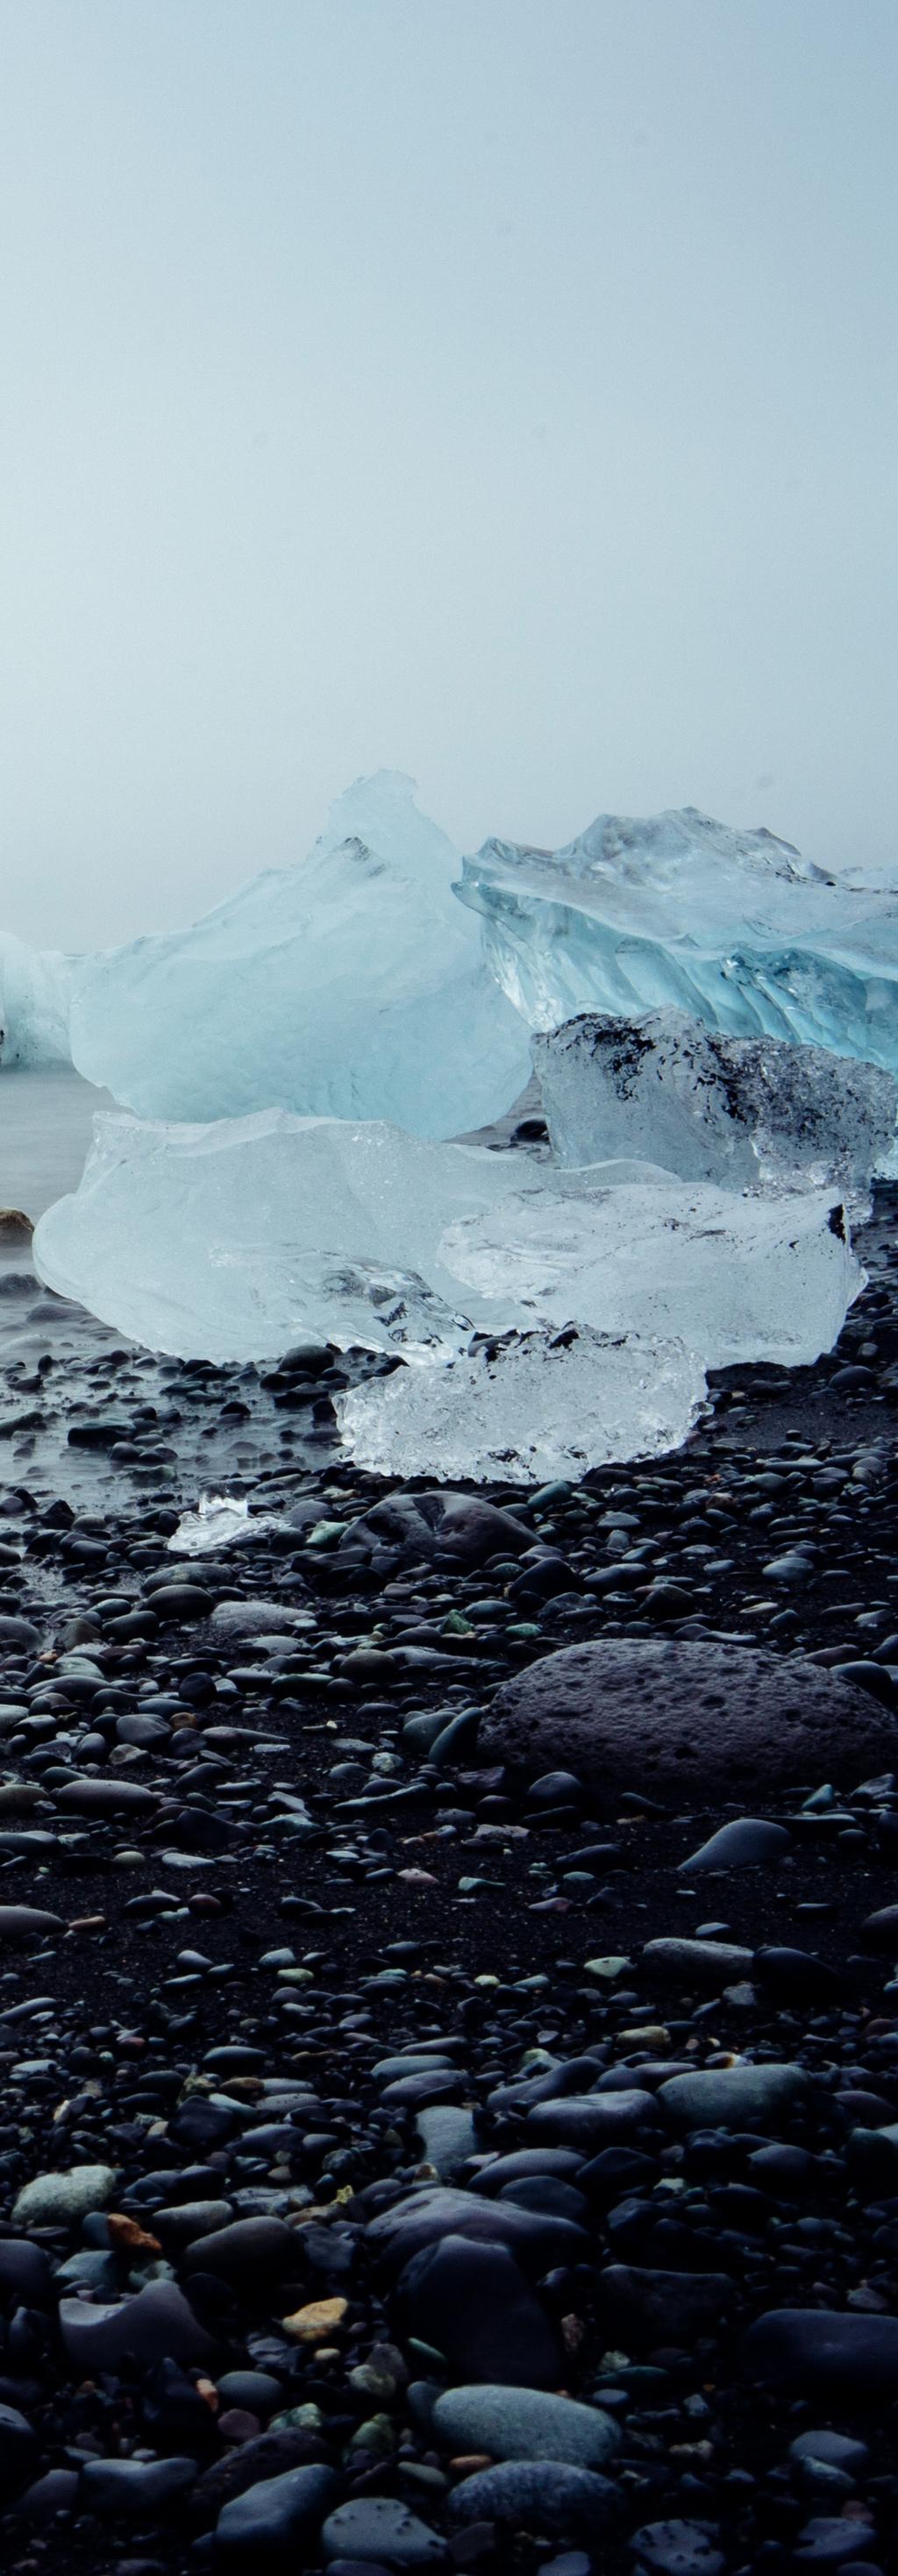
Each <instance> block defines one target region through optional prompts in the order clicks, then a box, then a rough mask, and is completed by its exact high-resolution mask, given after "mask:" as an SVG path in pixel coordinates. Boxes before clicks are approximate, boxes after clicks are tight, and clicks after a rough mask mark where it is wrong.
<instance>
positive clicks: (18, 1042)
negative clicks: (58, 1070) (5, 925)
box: [0, 931, 87, 1068]
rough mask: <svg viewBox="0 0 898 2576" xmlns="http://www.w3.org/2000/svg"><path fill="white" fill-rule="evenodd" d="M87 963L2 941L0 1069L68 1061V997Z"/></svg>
mask: <svg viewBox="0 0 898 2576" xmlns="http://www.w3.org/2000/svg"><path fill="white" fill-rule="evenodd" d="M86 962H87V961H86V960H85V959H84V958H81V957H67V956H64V955H63V953H62V951H61V950H60V949H54V948H45V949H40V948H29V947H28V946H27V944H26V942H25V941H24V940H23V939H16V938H14V936H13V933H12V931H4V932H3V934H2V938H0V1068H2V1066H3V1065H13V1064H17V1065H19V1064H20V1065H54V1064H57V1065H58V1064H69V1063H70V1062H71V1047H70V1041H69V1014H70V1010H71V1001H72V993H73V990H74V987H75V985H76V983H77V982H78V981H79V979H80V976H81V975H82V974H83V972H84V968H85V964H86Z"/></svg>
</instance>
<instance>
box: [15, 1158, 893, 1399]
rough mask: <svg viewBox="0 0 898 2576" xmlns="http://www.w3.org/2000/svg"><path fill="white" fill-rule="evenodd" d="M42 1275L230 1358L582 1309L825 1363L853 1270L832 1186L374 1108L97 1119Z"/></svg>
mask: <svg viewBox="0 0 898 2576" xmlns="http://www.w3.org/2000/svg"><path fill="white" fill-rule="evenodd" d="M34 1259H35V1266H36V1268H37V1271H38V1275H39V1277H40V1278H41V1279H42V1280H43V1281H44V1282H45V1284H46V1285H47V1286H48V1287H50V1288H54V1289H56V1290H57V1291H58V1292H60V1293H61V1294H62V1295H63V1296H66V1297H69V1298H73V1299H75V1300H77V1301H78V1302H79V1303H81V1304H82V1305H86V1306H88V1307H89V1308H90V1309H91V1310H92V1312H93V1313H94V1314H96V1315H98V1316H99V1317H100V1318H101V1319H102V1321H103V1322H105V1323H108V1324H111V1325H112V1326H113V1327H114V1329H115V1330H116V1331H117V1332H122V1333H126V1334H128V1335H129V1336H130V1337H131V1338H132V1339H133V1340H135V1341H138V1342H143V1343H145V1344H148V1345H149V1346H150V1347H152V1348H154V1349H157V1350H159V1349H162V1350H165V1351H170V1352H173V1353H176V1354H178V1355H179V1356H180V1357H182V1358H196V1357H202V1358H206V1359H210V1360H215V1361H220V1362H226V1361H238V1362H246V1361H248V1360H266V1359H271V1358H276V1357H277V1356H278V1355H279V1354H280V1353H282V1352H283V1351H284V1350H285V1349H287V1348H288V1346H289V1345H290V1343H291V1342H294V1341H297V1340H299V1339H306V1338H315V1337H320V1338H324V1339H329V1340H331V1341H333V1342H335V1343H337V1344H339V1345H341V1346H342V1347H343V1348H348V1347H351V1346H353V1345H359V1344H361V1345H363V1346H367V1347H369V1348H372V1349H375V1350H381V1351H383V1352H387V1353H390V1354H392V1355H393V1356H394V1357H396V1358H399V1359H403V1358H404V1359H406V1360H410V1361H412V1362H413V1363H415V1364H416V1365H417V1366H419V1367H427V1366H428V1365H431V1366H432V1365H435V1364H437V1363H441V1364H445V1363H446V1362H447V1361H448V1360H449V1359H453V1358H456V1357H459V1356H462V1355H464V1354H465V1353H466V1351H467V1348H468V1344H469V1341H470V1337H471V1334H472V1331H476V1330H482V1331H486V1332H487V1333H488V1334H502V1333H506V1332H508V1331H518V1332H527V1331H532V1330H533V1329H537V1328H539V1329H541V1328H542V1327H544V1326H551V1327H554V1328H556V1329H557V1328H558V1327H559V1326H566V1325H568V1324H569V1323H571V1322H573V1323H574V1324H576V1325H578V1326H585V1327H588V1328H589V1329H590V1330H591V1331H593V1332H595V1333H600V1334H612V1335H615V1336H624V1337H629V1336H631V1335H634V1336H636V1337H637V1338H641V1339H646V1340H652V1339H653V1338H658V1339H660V1340H662V1341H671V1340H673V1341H679V1342H682V1343H683V1344H684V1345H685V1346H686V1348H687V1349H688V1350H690V1351H692V1352H694V1353H695V1354H696V1355H697V1357H698V1358H699V1360H700V1361H701V1362H702V1363H703V1365H705V1366H710V1367H715V1368H717V1367H722V1366H725V1365H727V1364H728V1363H730V1362H732V1361H738V1360H746V1359H754V1358H760V1357H766V1358H768V1359H773V1360H776V1361H780V1362H782V1363H784V1364H787V1365H789V1364H797V1363H799V1362H803V1361H809V1360H812V1359H815V1358H817V1356H818V1355H819V1353H820V1352H821V1351H822V1350H824V1349H828V1348H829V1346H830V1344H831V1343H832V1342H833V1341H834V1340H835V1338H836V1335H837V1333H838V1331H839V1329H840V1326H841V1324H842V1322H843V1320H844V1316H845V1313H846V1310H847V1307H848V1305H849V1304H850V1302H851V1300H852V1298H853V1297H854V1296H855V1295H856V1294H857V1292H858V1288H859V1286H860V1285H861V1282H862V1273H861V1271H860V1268H859V1265H858V1263H857V1261H856V1259H855V1257H854V1255H853V1253H852V1251H851V1247H850V1242H849V1240H848V1235H847V1229H846V1226H845V1222H844V1218H843V1215H842V1210H841V1206H840V1205H839V1203H838V1202H834V1198H833V1193H832V1191H831V1190H829V1191H826V1190H810V1189H807V1190H804V1191H802V1192H801V1193H800V1194H799V1195H794V1194H790V1193H788V1192H783V1193H780V1194H778V1195H776V1196H764V1195H763V1194H762V1193H760V1192H750V1191H749V1192H745V1193H743V1194H741V1195H737V1194H736V1193H735V1192H732V1191H729V1192H728V1191H726V1190H721V1189H718V1188H716V1187H713V1186H710V1185H708V1184H706V1183H702V1182H690V1183H684V1182H683V1181H680V1180H678V1179H676V1178H675V1177H674V1176H673V1175H672V1174H670V1173H668V1172H664V1171H661V1170H656V1169H653V1168H652V1167H651V1166H648V1165H645V1164H633V1163H627V1162H620V1163H607V1164H597V1165H593V1166H591V1167H589V1168H587V1169H585V1170H576V1171H569V1170H560V1169H558V1168H556V1167H555V1166H554V1165H553V1164H552V1163H550V1162H548V1161H539V1160H537V1159H536V1158H535V1157H531V1156H529V1155H526V1154H522V1153H514V1152H512V1153H503V1152H495V1151H492V1150H490V1148H489V1147H486V1146H480V1145H464V1144H433V1143H428V1142H426V1141H424V1140H423V1139H421V1138H418V1137H414V1136H409V1135H407V1134H405V1133H404V1132H403V1131H402V1130H400V1129H398V1128H395V1127H389V1126H387V1125H385V1124H383V1123H382V1122H377V1121H374V1120H369V1121H365V1122H363V1123H360V1124H353V1123H352V1122H351V1121H349V1120H341V1119H314V1118H297V1117H294V1116H292V1115H291V1114H290V1113H289V1112H286V1111H281V1110H268V1111H264V1112H260V1113H258V1114H257V1115H256V1116H254V1117H250V1118H243V1119H233V1120H227V1119H225V1120H219V1121H216V1122H215V1123H214V1124H212V1125H207V1126H199V1125H184V1124H182V1125H177V1126H166V1125H164V1124H160V1123H147V1122H141V1121H140V1120H138V1119H135V1118H132V1117H129V1116H127V1115H126V1114H116V1115H104V1116H101V1117H98V1118H97V1119H96V1120H95V1122H94V1144H93V1147H92V1151H91V1153H90V1155H89V1157H88V1162H87V1165H86V1169H85V1172H84V1176H83V1179H82V1181H81V1184H80V1187H79V1189H78V1190H77V1191H76V1192H75V1193H74V1194H73V1195H72V1196H70V1197H68V1198H64V1199H60V1200H58V1201H57V1203H56V1205H55V1206H54V1207H52V1208H50V1209H48V1211H47V1213H46V1215H45V1216H43V1217H42V1218H41V1220H40V1222H39V1224H38V1227H37V1230H36V1233H35V1237H34Z"/></svg>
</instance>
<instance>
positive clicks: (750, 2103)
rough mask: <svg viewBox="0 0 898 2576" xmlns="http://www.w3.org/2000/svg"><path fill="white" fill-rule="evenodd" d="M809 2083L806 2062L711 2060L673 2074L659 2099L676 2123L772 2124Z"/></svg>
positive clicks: (785, 2115) (731, 2126)
mask: <svg viewBox="0 0 898 2576" xmlns="http://www.w3.org/2000/svg"><path fill="white" fill-rule="evenodd" d="M807 2089H808V2077H807V2073H806V2071H805V2069H804V2067H803V2066H775V2065H765V2066H748V2065H738V2066H721V2067H715V2066H708V2067H703V2068H701V2069H699V2071H698V2072H697V2073H696V2074H695V2075H672V2076H671V2077H670V2078H669V2080H668V2082H667V2083H665V2084H662V2085H661V2087H660V2090H659V2094H658V2100H659V2102H660V2104H661V2107H662V2110H663V2111H664V2112H665V2113H666V2116H667V2118H668V2119H669V2120H670V2122H671V2124H672V2126H673V2127H674V2128H676V2129H699V2128H701V2129H714V2128H721V2129H755V2128H758V2129H770V2128H773V2129H774V2130H775V2128H776V2124H777V2122H778V2121H779V2120H781V2119H786V2118H788V2115H789V2113H790V2111H794V2110H795V2108H796V2106H797V2105H798V2104H799V2103H800V2102H801V2100H802V2097H803V2095H804V2094H805V2093H806V2092H807Z"/></svg>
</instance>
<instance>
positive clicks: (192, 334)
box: [0, 0, 898, 946]
mask: <svg viewBox="0 0 898 2576" xmlns="http://www.w3.org/2000/svg"><path fill="white" fill-rule="evenodd" d="M896 76H898V16H896V11H895V5H894V0H0V347H2V353H3V354H2V361H0V925H3V926H7V927H9V928H12V929H15V930H17V931H19V932H20V933H21V934H22V935H23V936H25V937H28V938H31V939H34V940H37V941H40V942H41V943H43V944H56V943H58V944H61V945H68V946H75V945H88V946H94V945H98V944H105V943H106V942H108V941H110V940H113V939H116V938H124V937H128V936H130V935H131V934H132V933H133V932H136V931H138V930H140V929H152V928H161V927H163V926H165V925H166V924H168V923H174V922H176V921H185V920H187V919H189V918H190V917H191V916H192V915H193V914H195V913H196V912H198V911H200V910H202V909H203V908H204V907H205V906H206V905H207V904H209V903H211V902H214V901H215V900H217V899H218V898H219V896H221V895H222V894H224V893H225V892H226V891H228V889H229V888H230V887H231V886H233V885H234V884H235V883H237V882H239V881H240V880H241V879H242V878H245V877H246V876H248V875H251V874H253V873H254V872H255V870H256V869H257V868H260V867H264V866H269V865H273V864H274V865H282V864H284V863H285V862H286V861H287V860H289V859H290V858H291V857H295V856H297V855H299V854H300V852H301V851H302V849H303V848H304V847H305V846H306V844H307V843H308V841H309V840H310V839H311V837H312V836H313V834H314V832H315V831H316V830H317V828H318V826H319V824H320V822H321V821H322V819H323V816H324V813H325V811H326V808H327V806H328V804H329V802H330V800H331V798H332V796H333V795H335V794H336V793H337V792H338V791H339V789H340V788H341V787H342V786H344V785H345V784H347V783H348V781H349V780H350V779H351V778H353V777H354V776H356V775H357V774H358V772H359V771H362V770H365V769H370V768H376V767H379V766H382V765H386V766H391V767H398V768H403V769H408V770H410V771H411V772H412V773H413V774H414V775H415V776H416V777H417V779H418V781H419V784H420V789H421V797H422V801H423V803H424V804H425V805H426V806H427V807H428V808H429V809H430V810H431V811H432V812H433V813H434V815H435V816H436V818H437V820H438V821H440V822H441V823H442V824H443V825H444V827H445V828H446V829H447V830H448V831H450V832H451V833H452V834H453V836H454V837H455V838H456V839H457V840H458V842H459V843H460V844H461V846H462V847H468V848H470V847H473V846H475V845H476V844H477V843H478V842H479V841H480V840H482V839H483V838H484V837H485V835H486V834H487V833H488V832H490V831H498V832H501V833H503V834H507V835H511V836H514V837H527V838H530V839H533V840H536V841H540V842H556V841H559V840H561V839H564V838H566V837H567V836H569V835H570V834H571V833H572V832H574V831H576V830H577V829H578V828H580V827H581V826H582V825H583V824H585V823H586V822H587V821H588V820H589V819H590V818H591V816H592V815H593V814H594V813H595V812H596V811H597V810H599V809H600V808H611V809H616V810H622V811H629V812H636V813H638V812H651V811H653V810H656V809H657V808H658V807H660V806H663V805H669V804H681V803H684V802H692V803H695V804H700V805H703V806H705V807H706V808H707V809H708V810H710V811H711V812H713V813H716V814H718V815H720V816H722V817H723V818H724V819H725V820H726V821H728V822H733V823H744V824H749V823H752V824H753V823H758V822H767V823H768V824H770V825H771V827H772V828H773V829H775V830H777V831H780V832H783V833H784V834H785V835H786V836H787V837H788V838H790V839H793V840H797V841H798V842H799V843H800V844H801V846H802V847H803V848H804V849H805V850H806V851H807V852H808V854H809V855H811V856H814V857H817V858H818V859H822V860H824V861H835V862H838V859H839V857H840V855H844V856H845V857H849V856H850V857H854V858H867V859H872V860H874V861H876V862H877V863H880V864H881V863H882V862H883V861H885V860H888V859H889V858H890V857H892V856H895V857H896V858H898V830H896V799H895V786H896V741H898V727H896V689H895V679H896V553H898V547H896V454H898V438H896V430H898V418H896V413H898V405H896V399H895V397H896V368H898V359H896V351H898V330H896V311H895V302H896V296H895V275H896V250H898V224H896V176H895V174H896V123H895V112H896V93H898V77H896Z"/></svg>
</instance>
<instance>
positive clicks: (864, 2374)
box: [741, 2308, 898, 2397]
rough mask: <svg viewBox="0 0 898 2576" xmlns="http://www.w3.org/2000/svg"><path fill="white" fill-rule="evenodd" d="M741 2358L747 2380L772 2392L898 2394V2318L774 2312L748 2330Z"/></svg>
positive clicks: (823, 2310)
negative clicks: (775, 2390)
mask: <svg viewBox="0 0 898 2576" xmlns="http://www.w3.org/2000/svg"><path fill="white" fill-rule="evenodd" d="M741 2360H742V2367H743V2370H744V2372H745V2374H746V2377H747V2378H749V2379H760V2380H763V2381H764V2382H765V2384H766V2385H767V2386H769V2387H772V2388H796V2389H800V2390H802V2391H804V2390H807V2391H808V2392H809V2393H817V2392H826V2391H832V2392H833V2393H837V2392H838V2391H840V2390H841V2391H843V2392H844V2391H849V2390H855V2391H863V2393H864V2395H866V2396H870V2397H873V2396H877V2395H891V2396H895V2395H898V2317H893V2316H863V2315H849V2314H847V2313H846V2314H844V2315H839V2314H834V2313H833V2312H832V2311H831V2310H830V2309H827V2308H774V2309H771V2310H769V2311H768V2312H767V2313H766V2314H765V2315H764V2316H760V2317H756V2318H755V2321H754V2324H753V2325H750V2326H749V2328H748V2331H747V2333H746V2334H745V2335H744V2337H743V2340H742V2348H741Z"/></svg>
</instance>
